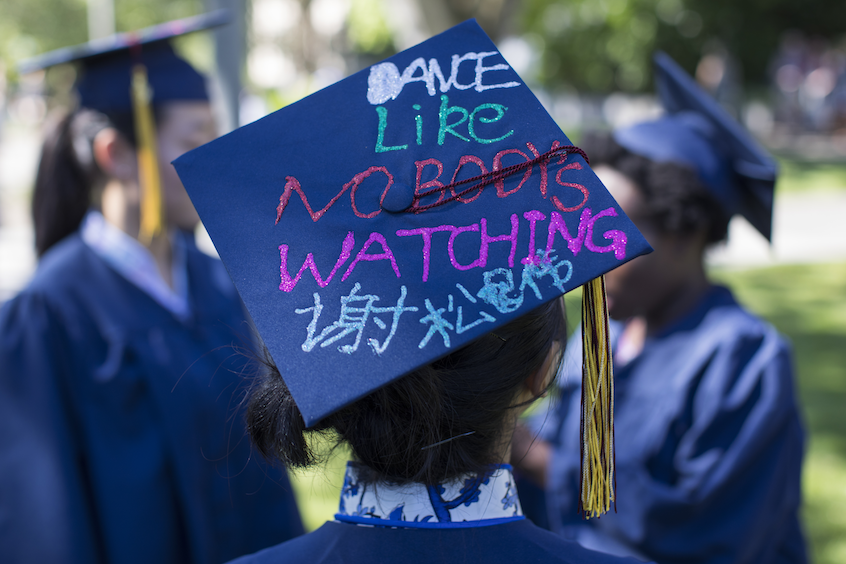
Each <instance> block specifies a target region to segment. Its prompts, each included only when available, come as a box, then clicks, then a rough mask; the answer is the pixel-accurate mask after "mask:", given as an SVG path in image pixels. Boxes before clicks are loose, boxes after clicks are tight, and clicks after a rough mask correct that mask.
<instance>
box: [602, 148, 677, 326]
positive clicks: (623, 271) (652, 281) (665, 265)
mask: <svg viewBox="0 0 846 564" xmlns="http://www.w3.org/2000/svg"><path fill="white" fill-rule="evenodd" d="M594 171H595V172H596V175H597V176H598V177H599V179H600V180H601V181H602V183H603V184H604V185H605V186H606V188H608V191H609V192H610V193H611V195H612V196H613V197H614V199H615V200H617V203H619V204H620V207H621V208H623V211H624V212H625V213H626V215H628V216H629V218H630V219H631V220H632V221H633V222H634V224H635V226H637V228H638V229H639V230H640V232H641V233H643V236H644V237H645V238H646V240H647V241H649V244H650V245H652V247H653V249H655V250H654V251H653V252H652V253H650V254H648V255H644V256H641V257H638V258H636V259H634V260H632V261H629V262H627V263H626V264H624V265H623V266H620V267H618V268H616V269H614V270H612V271H611V272H609V273H608V274H606V275H605V282H606V289H607V292H608V314H609V315H610V316H611V318H612V319H617V320H625V319H629V318H632V317H635V316H650V315H651V314H652V313H654V312H655V311H657V310H658V309H660V308H661V307H662V306H663V305H664V304H666V303H668V302H669V301H671V300H672V298H673V296H674V294H675V293H676V292H677V291H678V290H679V288H680V287H681V285H682V284H684V280H685V273H686V269H687V268H688V265H689V261H688V260H687V257H685V253H687V252H689V247H690V245H689V242H688V241H686V240H684V239H679V238H678V237H677V236H676V237H673V236H671V235H666V234H663V233H661V232H660V231H659V230H658V229H657V228H656V226H655V225H654V224H653V222H652V221H651V220H649V219H648V214H647V213H646V212H647V210H646V206H645V203H644V199H643V196H642V195H641V192H640V190H639V189H638V187H637V185H636V184H635V183H634V182H632V181H631V180H629V178H628V177H627V176H625V175H623V174H621V173H620V172H618V171H617V170H616V169H613V168H611V167H608V166H605V165H599V166H597V167H596V168H595V169H594Z"/></svg>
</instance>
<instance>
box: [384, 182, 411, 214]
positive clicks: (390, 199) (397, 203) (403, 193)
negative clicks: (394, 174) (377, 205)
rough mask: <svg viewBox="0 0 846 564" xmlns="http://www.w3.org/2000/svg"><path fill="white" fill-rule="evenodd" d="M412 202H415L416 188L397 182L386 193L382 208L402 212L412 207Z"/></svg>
mask: <svg viewBox="0 0 846 564" xmlns="http://www.w3.org/2000/svg"><path fill="white" fill-rule="evenodd" d="M412 203H414V190H413V189H412V188H411V186H408V185H406V184H403V183H401V182H395V183H394V184H393V185H392V186H391V187H390V189H388V193H387V194H385V199H384V200H383V201H382V209H383V210H385V211H386V212H389V213H401V212H403V211H405V210H406V209H408V208H409V207H411V204H412Z"/></svg>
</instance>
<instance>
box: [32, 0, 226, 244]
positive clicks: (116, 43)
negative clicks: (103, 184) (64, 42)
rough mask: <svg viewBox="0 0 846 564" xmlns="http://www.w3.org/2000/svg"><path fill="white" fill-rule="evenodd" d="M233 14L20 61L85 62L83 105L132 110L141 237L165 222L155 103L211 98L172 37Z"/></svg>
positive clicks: (44, 64)
mask: <svg viewBox="0 0 846 564" xmlns="http://www.w3.org/2000/svg"><path fill="white" fill-rule="evenodd" d="M230 19H231V18H230V14H229V11H228V10H217V11H214V12H210V13H208V14H202V15H199V16H194V17H190V18H185V19H181V20H175V21H171V22H168V23H164V24H160V25H156V26H153V27H149V28H146V29H143V30H140V31H134V32H127V33H119V34H115V35H112V36H109V37H104V38H101V39H96V40H94V41H91V42H89V43H85V44H83V45H77V46H74V47H66V48H64V49H59V50H56V51H51V52H49V53H45V54H43V55H40V56H38V57H34V58H31V59H27V60H25V61H23V62H21V63H20V64H19V65H18V70H19V71H20V72H21V73H22V74H25V73H29V72H34V71H37V70H41V69H45V68H48V67H52V66H55V65H59V64H65V63H74V64H76V65H78V66H79V67H80V68H79V74H78V76H77V80H76V83H75V84H74V90H76V92H77V94H78V96H79V106H80V107H82V108H87V109H90V110H96V111H99V112H102V113H104V114H106V115H112V116H113V115H115V114H121V113H129V112H132V114H133V117H134V121H135V133H136V139H135V141H136V147H137V150H138V165H139V166H138V168H139V180H140V183H141V189H142V202H141V233H140V235H139V239H140V240H141V241H142V242H145V243H146V242H149V241H150V240H151V239H152V237H153V236H155V235H156V234H158V233H160V232H161V230H162V226H163V224H164V219H163V215H164V208H163V204H162V196H161V182H160V177H159V170H158V161H157V157H156V134H155V120H154V119H153V113H152V110H151V107H157V106H160V105H161V104H163V103H165V102H172V101H191V100H203V101H205V100H208V99H209V95H208V91H207V89H206V82H205V77H203V75H201V74H200V73H199V72H197V71H196V70H195V69H194V67H192V66H191V65H190V64H189V63H188V62H186V61H185V60H184V59H182V58H181V57H179V56H178V55H177V54H176V52H175V51H174V50H173V47H172V46H171V44H170V40H171V39H173V38H175V37H178V36H181V35H185V34H186V33H191V32H195V31H201V30H204V29H209V28H211V27H216V26H219V25H223V24H225V23H227V22H228V21H229V20H230Z"/></svg>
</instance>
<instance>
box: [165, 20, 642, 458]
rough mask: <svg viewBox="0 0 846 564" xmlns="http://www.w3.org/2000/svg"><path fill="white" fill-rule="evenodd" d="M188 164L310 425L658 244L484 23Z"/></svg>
mask: <svg viewBox="0 0 846 564" xmlns="http://www.w3.org/2000/svg"><path fill="white" fill-rule="evenodd" d="M174 165H175V167H176V170H177V172H178V173H179V176H180V178H181V179H182V181H183V184H184V185H185V187H186V188H187V190H188V193H189V194H190V196H191V198H192V200H193V202H194V205H195V207H196V208H197V211H198V212H199V214H200V217H201V218H202V220H203V222H204V224H205V226H206V228H207V230H208V232H209V234H210V236H211V238H212V240H213V241H214V244H215V246H216V248H217V250H218V252H219V253H220V257H221V259H222V260H223V262H224V264H225V265H226V267H227V268H228V270H229V273H230V275H231V277H232V279H233V280H234V282H235V285H236V286H237V288H238V290H239V292H240V293H241V296H242V298H243V299H244V302H245V304H246V306H247V308H248V310H249V312H250V314H251V315H252V318H253V320H254V322H255V325H256V328H257V329H258V331H259V333H260V334H261V336H262V338H263V340H264V342H265V344H266V345H267V348H268V350H269V352H270V355H271V356H272V358H273V360H274V362H275V363H276V365H277V366H278V368H279V371H280V373H281V375H282V377H283V378H284V380H285V382H286V384H287V386H288V388H289V389H290V391H291V394H292V395H293V397H294V400H295V401H296V403H297V406H298V407H299V409H300V411H301V412H302V414H303V417H304V419H305V422H306V424H307V425H309V426H311V425H313V424H315V423H316V422H317V421H319V420H320V419H321V418H322V417H324V416H326V415H328V414H329V413H332V412H333V411H335V410H337V409H339V408H341V407H343V406H345V405H347V404H349V403H351V402H353V401H355V400H356V399H358V398H361V397H363V396H365V395H367V394H368V393H370V392H372V391H373V390H375V389H377V388H379V387H381V386H383V385H385V384H387V383H389V382H391V381H392V380H395V379H397V378H400V377H402V376H403V375H404V374H407V373H409V372H410V371H413V370H414V369H416V368H418V367H421V366H424V365H426V364H429V363H431V362H434V361H435V360H437V359H438V358H440V357H442V356H444V355H446V354H448V353H449V352H451V351H453V350H456V349H457V348H459V347H461V346H463V345H466V344H468V343H469V342H470V341H472V340H474V339H476V338H478V337H480V336H482V335H484V334H486V333H488V332H495V331H496V329H497V328H498V327H500V326H502V325H504V324H506V323H508V322H509V321H511V320H513V319H515V318H517V317H519V316H520V315H521V314H523V313H525V312H528V311H529V310H531V309H533V308H535V307H537V306H539V305H541V304H542V303H545V302H548V301H550V300H553V299H555V298H557V297H559V296H560V295H562V294H563V293H565V292H567V291H569V290H570V289H572V288H575V287H578V286H580V285H582V284H585V283H587V282H589V281H592V280H594V279H597V277H599V276H600V275H602V274H603V273H604V272H607V271H608V270H611V269H613V268H615V267H616V266H618V265H620V264H622V263H624V262H626V261H628V260H630V259H632V258H634V257H635V256H638V255H640V254H642V253H644V252H648V251H649V250H650V248H649V245H648V244H647V243H646V241H645V240H644V239H643V237H642V236H641V235H640V233H639V232H638V231H637V230H636V228H635V227H634V225H633V224H632V223H631V222H630V221H629V219H628V218H627V217H625V216H624V214H623V212H622V211H621V210H620V208H619V206H618V205H617V204H616V202H615V201H614V200H613V199H612V198H611V196H610V195H609V194H608V192H607V191H606V190H605V188H604V187H603V186H602V184H601V183H600V182H599V181H598V180H597V178H596V176H595V175H594V174H593V172H592V171H591V170H590V168H589V167H588V164H587V162H586V161H585V159H584V158H582V156H581V155H580V150H578V149H576V148H574V147H572V146H571V145H570V141H569V140H568V139H567V137H566V136H565V135H564V134H563V133H562V132H561V130H560V129H559V128H558V126H557V125H556V124H555V122H554V121H553V120H552V118H551V117H550V116H549V115H548V114H547V112H546V111H545V110H544V109H543V107H542V106H541V104H540V102H538V100H537V99H536V98H535V96H534V95H533V94H532V93H531V91H530V90H529V89H528V87H527V86H526V85H525V84H524V83H523V82H522V80H521V79H520V77H519V76H518V75H517V74H516V73H515V72H514V71H513V70H512V69H511V67H510V66H509V65H508V64H507V63H506V61H505V60H504V59H503V57H502V55H500V53H499V52H498V51H497V49H496V47H495V46H494V45H493V43H492V42H491V41H490V39H489V38H488V37H487V36H486V35H485V33H484V32H483V31H482V29H481V28H480V27H479V26H478V25H477V24H476V22H475V21H468V22H465V23H463V24H461V25H458V26H456V27H454V28H452V29H450V30H448V31H446V32H444V33H442V34H440V35H438V36H436V37H434V38H432V39H429V40H427V41H425V42H423V43H421V44H419V45H417V46H415V47H412V48H410V49H408V50H406V51H403V52H401V53H398V54H397V55H394V56H393V57H390V58H389V59H387V60H386V61H384V62H382V63H379V64H377V65H374V66H372V67H369V68H368V69H365V70H363V71H361V72H358V73H356V74H354V75H352V76H350V77H348V78H346V79H344V80H342V81H340V82H338V83H337V84H334V85H332V86H329V87H328V88H326V89H324V90H321V91H319V92H317V93H315V94H313V95H311V96H309V97H307V98H305V99H303V100H301V101H299V102H297V103H295V104H293V105H291V106H288V107H286V108H283V109H281V110H279V111H277V112H275V113H273V114H271V115H269V116H267V117H265V118H263V119H261V120H259V121H257V122H255V123H252V124H250V125H247V126H245V127H242V128H240V129H238V130H236V131H233V132H232V133H229V134H228V135H226V136H224V137H222V138H220V139H218V140H216V141H213V142H211V143H209V144H207V145H205V146H203V147H200V148H198V149H195V150H194V151H191V152H189V153H187V154H185V155H183V156H182V157H180V158H179V159H177V160H176V161H175V162H174ZM597 287H598V288H601V286H597ZM586 294H591V293H590V292H586ZM591 295H592V296H593V297H594V298H595V297H596V295H597V294H591ZM597 301H598V302H601V303H598V304H597V308H599V309H598V311H601V312H604V300H602V299H598V300H597ZM600 317H602V318H604V313H602V314H601V316H600ZM607 368H610V364H609V365H608V366H607ZM609 374H610V372H609ZM605 390H607V388H605ZM597 411H598V410H597ZM609 454H610V453H609Z"/></svg>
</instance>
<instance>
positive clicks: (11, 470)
mask: <svg viewBox="0 0 846 564" xmlns="http://www.w3.org/2000/svg"><path fill="white" fill-rule="evenodd" d="M227 18H228V16H226V15H225V14H221V13H211V14H207V15H204V16H197V17H195V18H189V19H186V20H180V21H176V22H170V23H168V24H162V25H160V26H156V27H154V28H148V29H146V30H143V31H140V32H137V33H133V34H121V35H117V36H114V37H110V38H106V39H102V40H98V41H96V42H93V43H90V44H87V45H83V46H79V47H75V48H69V49H64V50H61V51H59V52H54V53H49V54H47V55H44V56H42V57H39V58H38V59H37V60H34V61H31V62H29V63H26V64H24V65H23V70H33V69H36V68H44V67H47V66H52V65H54V64H60V63H65V62H76V63H77V65H78V66H79V67H80V73H79V76H78V80H77V82H76V85H75V90H76V93H77V95H78V98H79V105H78V108H76V109H75V110H72V111H70V112H69V113H67V114H66V115H64V116H63V117H61V118H60V119H57V120H55V121H54V123H53V124H52V127H51V128H50V130H49V131H48V132H47V134H46V137H45V141H44V146H43V150H42V155H41V161H40V164H39V169H38V175H37V179H36V186H35V191H34V197H33V214H34V222H35V233H36V247H37V251H38V254H39V256H40V261H39V265H38V269H37V271H36V273H35V275H34V277H33V279H32V281H31V282H30V283H29V285H28V286H27V287H26V288H25V289H24V290H23V291H22V292H21V293H20V294H19V295H18V296H17V297H16V298H14V299H12V300H11V301H10V302H8V303H6V304H5V305H4V307H3V309H2V310H0V500H2V501H0V554H1V555H2V560H3V561H5V562H16V563H26V562H39V563H41V562H68V563H71V562H73V563H76V562H78V563H83V562H84V563H96V562H110V563H130V562H157V563H165V562H173V563H177V562H179V563H185V562H197V563H200V562H202V563H213V562H223V561H225V560H229V559H231V558H234V557H236V556H239V555H241V554H245V553H248V552H253V551H255V550H257V549H260V548H262V547H266V546H269V545H272V544H275V543H278V542H280V541H283V540H285V539H289V538H292V537H294V536H296V535H298V534H301V533H302V532H303V529H302V524H301V522H300V518H299V513H298V511H297V507H296V504H295V501H294V497H293V494H292V491H291V487H290V485H289V483H288V480H287V477H286V474H285V471H284V469H279V468H276V469H274V468H271V467H270V466H269V465H266V464H263V463H261V461H260V460H259V459H258V457H257V456H254V454H253V453H252V451H251V449H250V446H249V444H248V439H247V438H246V436H245V431H244V426H243V421H242V415H241V414H240V411H239V405H240V403H241V401H242V399H243V395H244V390H245V388H246V383H245V382H244V380H243V372H244V369H245V363H244V362H243V361H242V360H240V358H241V355H239V354H237V353H236V349H237V348H238V347H242V346H246V347H249V346H250V345H249V342H250V341H249V337H245V336H248V335H250V325H248V321H247V317H246V316H245V312H244V310H243V304H242V303H241V302H240V300H239V299H238V295H237V293H236V291H235V289H234V287H233V286H232V284H231V282H230V281H229V279H228V277H227V276H226V273H225V270H224V268H223V266H222V265H221V264H220V261H218V260H217V259H213V258H211V257H209V256H207V255H204V254H203V253H201V252H200V251H199V250H198V249H197V247H196V245H195V244H194V241H193V236H192V234H191V231H192V230H193V229H194V227H195V226H196V224H197V223H198V217H197V214H196V211H195V210H194V208H193V206H192V204H191V201H190V199H189V198H188V196H187V194H186V192H185V189H184V188H183V187H182V184H181V182H180V181H179V178H178V177H177V175H176V173H175V171H174V170H173V167H172V166H171V165H170V164H169V162H170V161H171V160H173V159H175V158H176V157H178V156H179V155H181V154H182V153H184V152H186V151H188V150H190V149H192V148H194V147H197V146H199V145H202V144H203V143H206V142H208V141H211V140H212V139H213V138H214V137H215V124H214V122H213V119H212V113H211V108H210V105H209V98H208V93H207V90H206V85H205V79H204V77H203V76H202V75H201V74H199V73H198V72H197V71H196V70H195V69H194V68H192V67H191V66H190V65H189V64H188V63H187V62H186V61H184V60H183V59H182V58H180V57H179V56H178V55H177V54H176V53H175V51H174V50H173V48H172V47H171V45H170V43H169V41H168V40H169V39H170V38H171V37H174V36H176V35H180V34H182V33H187V32H189V31H197V30H200V29H205V28H207V27H210V26H212V25H219V24H220V23H223V21H225V19H227Z"/></svg>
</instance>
